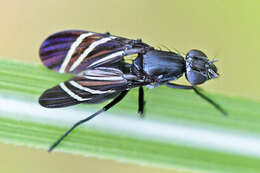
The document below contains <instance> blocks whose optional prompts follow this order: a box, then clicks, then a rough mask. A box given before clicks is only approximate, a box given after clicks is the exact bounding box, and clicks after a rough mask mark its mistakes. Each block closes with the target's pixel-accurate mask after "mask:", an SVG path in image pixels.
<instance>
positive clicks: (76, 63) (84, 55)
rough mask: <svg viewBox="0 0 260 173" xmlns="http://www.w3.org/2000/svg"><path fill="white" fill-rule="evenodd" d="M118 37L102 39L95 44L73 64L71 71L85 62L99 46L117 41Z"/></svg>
mask: <svg viewBox="0 0 260 173" xmlns="http://www.w3.org/2000/svg"><path fill="white" fill-rule="evenodd" d="M115 38H116V37H114V36H110V37H106V38H103V39H100V40H98V41H95V42H93V43H92V44H91V45H90V46H89V47H88V48H87V49H86V50H85V51H84V52H83V53H82V54H81V55H80V56H79V58H78V59H77V60H76V61H75V62H74V63H73V64H72V66H71V67H70V69H69V71H73V70H74V69H75V68H76V67H77V66H78V65H79V64H80V63H81V62H82V61H83V60H84V58H85V57H87V56H88V54H89V53H90V52H91V51H92V50H94V49H95V48H96V47H97V46H99V45H101V44H104V43H106V42H108V41H110V40H112V39H115Z"/></svg>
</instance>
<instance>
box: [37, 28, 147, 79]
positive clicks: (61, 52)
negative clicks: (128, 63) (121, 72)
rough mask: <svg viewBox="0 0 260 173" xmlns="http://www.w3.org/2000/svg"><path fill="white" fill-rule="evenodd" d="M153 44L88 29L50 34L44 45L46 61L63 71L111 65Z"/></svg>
mask: <svg viewBox="0 0 260 173" xmlns="http://www.w3.org/2000/svg"><path fill="white" fill-rule="evenodd" d="M145 47H149V46H148V45H146V44H144V43H140V42H138V41H137V40H131V39H127V38H123V37H117V36H112V35H109V34H100V33H95V32H88V31H79V30H68V31H62V32H58V33H55V34H53V35H51V36H49V37H48V38H47V39H46V40H45V41H44V42H43V43H42V45H41V47H40V58H41V60H42V62H43V64H44V65H45V66H46V67H48V68H50V69H52V70H54V71H58V72H60V73H75V74H77V73H79V72H81V71H84V70H86V69H88V68H96V67H100V66H109V65H110V64H113V63H115V62H119V61H121V60H122V58H123V57H124V56H125V55H129V54H135V53H139V52H141V51H142V50H143V49H144V48H145Z"/></svg>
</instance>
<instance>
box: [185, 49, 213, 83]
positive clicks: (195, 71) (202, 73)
mask: <svg viewBox="0 0 260 173" xmlns="http://www.w3.org/2000/svg"><path fill="white" fill-rule="evenodd" d="M214 62H215V60H212V61H210V60H209V59H208V57H207V56H206V55H205V54H204V53H203V52H202V51H200V50H195V49H193V50H190V51H189V52H188V53H187V55H186V74H185V75H186V78H187V80H188V81H189V82H190V83H191V84H192V85H198V84H202V83H204V82H205V81H207V80H209V79H213V78H217V77H218V73H217V67H216V66H215V65H214V64H213V63H214Z"/></svg>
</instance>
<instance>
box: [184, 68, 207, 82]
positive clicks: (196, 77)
mask: <svg viewBox="0 0 260 173" xmlns="http://www.w3.org/2000/svg"><path fill="white" fill-rule="evenodd" d="M186 78H187V80H188V81H189V83H190V84H192V85H199V84H202V83H204V82H205V81H206V80H207V78H206V77H205V75H203V74H201V72H198V71H194V70H190V71H188V72H186Z"/></svg>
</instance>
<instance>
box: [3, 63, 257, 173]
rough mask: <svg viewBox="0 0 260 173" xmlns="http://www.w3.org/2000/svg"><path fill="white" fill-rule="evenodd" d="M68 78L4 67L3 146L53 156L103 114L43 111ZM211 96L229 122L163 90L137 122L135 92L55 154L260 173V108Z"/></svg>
mask: <svg viewBox="0 0 260 173" xmlns="http://www.w3.org/2000/svg"><path fill="white" fill-rule="evenodd" d="M70 77H71V75H61V74H58V73H55V72H52V71H50V70H47V69H46V68H44V67H43V66H42V65H39V64H28V63H22V62H16V61H10V60H0V141H2V142H5V143H12V144H16V145H27V146H31V147H36V148H43V149H45V150H46V152H47V149H48V147H49V146H50V145H51V144H52V143H53V142H54V141H55V140H56V139H57V138H58V137H60V135H61V134H63V133H64V132H65V131H66V130H67V129H68V128H69V127H70V126H71V125H72V124H73V123H74V122H75V121H77V120H80V119H81V118H83V117H85V116H87V115H90V114H91V113H93V112H94V111H95V110H97V109H99V108H100V107H101V106H102V105H79V106H75V107H72V108H65V109H52V110H48V109H44V108H41V107H40V106H39V105H38V103H37V102H38V97H39V95H40V94H41V93H42V92H43V91H44V90H46V89H48V88H50V87H52V86H54V85H57V84H58V83H59V82H61V81H65V80H67V79H69V78H70ZM206 94H207V95H208V96H210V98H212V99H214V100H216V101H217V102H218V103H219V104H220V105H222V106H223V107H224V108H225V109H226V110H227V111H228V113H229V116H228V117H224V116H222V115H221V114H220V113H219V112H217V111H216V110H215V109H214V108H213V107H212V106H211V105H209V104H208V103H207V102H205V101H203V100H202V99H201V98H200V97H198V96H197V95H196V94H194V92H192V91H182V90H174V89H170V88H166V87H159V88H156V89H153V90H147V92H146V97H145V98H146V101H147V105H146V109H147V112H146V118H145V119H139V118H138V117H137V113H136V111H137V90H136V89H133V91H131V92H130V94H129V95H128V96H127V97H126V99H125V100H123V101H122V102H121V103H119V104H118V105H117V106H116V107H115V108H112V109H111V111H109V112H108V113H105V114H102V115H101V116H99V117H97V118H95V119H94V120H93V121H91V122H90V123H88V124H86V125H85V126H83V127H80V128H78V129H76V130H75V131H74V132H73V133H72V134H71V135H70V136H68V137H67V138H66V139H65V140H64V141H63V142H62V143H61V145H60V146H59V147H58V148H57V149H56V151H63V152H69V153H76V154H81V155H86V156H95V157H100V158H110V159H111V158H112V159H115V160H119V161H126V162H134V163H137V164H142V165H150V166H156V167H166V168H172V169H183V170H193V172H201V171H207V172H247V173H248V172H258V170H260V164H259V161H260V148H259V147H260V146H257V144H260V141H258V137H259V134H260V126H259V124H260V119H259V118H258V117H259V113H260V106H259V105H260V104H259V102H258V101H255V100H250V99H247V98H239V97H230V96H225V95H220V94H213V93H206ZM167 129H169V131H170V132H172V133H167ZM173 129H175V131H171V130H173ZM162 130H164V131H162ZM192 134H194V136H192ZM207 135H208V136H207ZM196 137H197V138H196ZM212 137H216V138H218V139H220V140H221V141H220V142H219V143H218V141H216V140H215V139H211V138H212ZM225 139H229V140H225ZM214 140H215V142H216V143H215V144H214ZM238 141H239V142H238ZM221 142H223V143H221ZM239 147H241V149H240V148H239ZM258 149H259V151H258Z"/></svg>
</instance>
